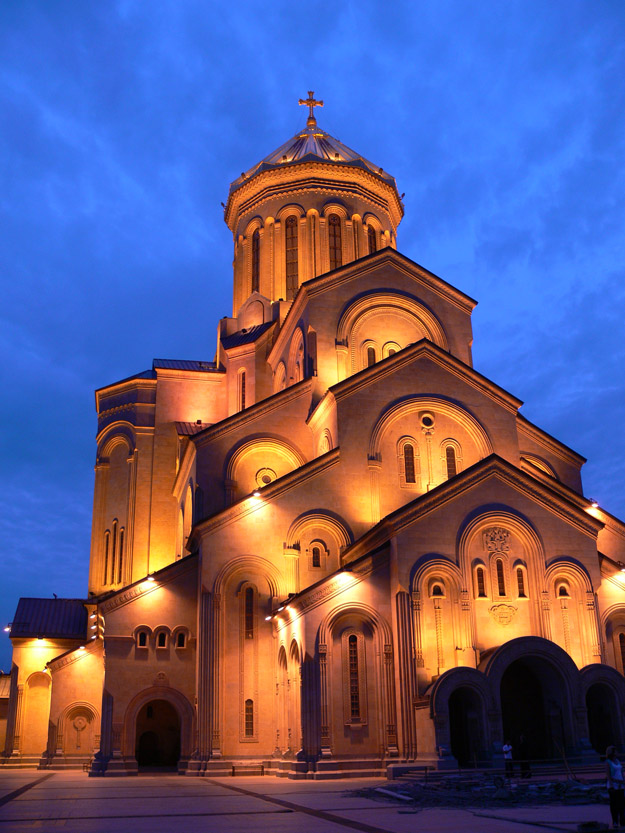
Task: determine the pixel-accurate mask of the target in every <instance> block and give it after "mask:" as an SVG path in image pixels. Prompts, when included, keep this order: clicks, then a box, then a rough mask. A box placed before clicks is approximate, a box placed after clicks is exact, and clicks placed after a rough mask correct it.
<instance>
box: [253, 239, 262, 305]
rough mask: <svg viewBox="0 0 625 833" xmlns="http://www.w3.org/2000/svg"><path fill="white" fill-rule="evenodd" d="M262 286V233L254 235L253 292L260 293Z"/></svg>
mask: <svg viewBox="0 0 625 833" xmlns="http://www.w3.org/2000/svg"><path fill="white" fill-rule="evenodd" d="M259 285H260V231H259V230H258V229H256V230H255V231H254V234H253V235H252V292H258V287H259Z"/></svg>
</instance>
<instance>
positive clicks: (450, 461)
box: [445, 445, 458, 480]
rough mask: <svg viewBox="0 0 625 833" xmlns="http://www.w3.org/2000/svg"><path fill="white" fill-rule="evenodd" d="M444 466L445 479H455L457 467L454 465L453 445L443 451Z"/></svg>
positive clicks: (454, 453) (454, 451) (454, 452)
mask: <svg viewBox="0 0 625 833" xmlns="http://www.w3.org/2000/svg"><path fill="white" fill-rule="evenodd" d="M445 464H446V466H447V479H448V480H449V479H450V478H451V477H455V476H456V474H457V473H458V466H457V465H456V449H455V448H454V447H453V445H448V446H447V448H446V449H445Z"/></svg>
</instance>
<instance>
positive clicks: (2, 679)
mask: <svg viewBox="0 0 625 833" xmlns="http://www.w3.org/2000/svg"><path fill="white" fill-rule="evenodd" d="M10 692H11V675H10V674H3V673H2V672H1V671H0V698H1V699H4V698H5V697H8V696H9V694H10Z"/></svg>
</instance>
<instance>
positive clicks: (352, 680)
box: [348, 634, 360, 720]
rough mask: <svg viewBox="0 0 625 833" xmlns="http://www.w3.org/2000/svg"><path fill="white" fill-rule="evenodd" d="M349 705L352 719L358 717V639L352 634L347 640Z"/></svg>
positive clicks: (357, 718)
mask: <svg viewBox="0 0 625 833" xmlns="http://www.w3.org/2000/svg"><path fill="white" fill-rule="evenodd" d="M348 655H349V707H350V715H351V719H352V720H359V719H360V687H359V684H358V639H357V638H356V637H355V636H354V635H353V634H352V635H351V636H350V637H349V641H348Z"/></svg>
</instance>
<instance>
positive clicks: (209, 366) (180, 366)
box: [152, 359, 219, 373]
mask: <svg viewBox="0 0 625 833" xmlns="http://www.w3.org/2000/svg"><path fill="white" fill-rule="evenodd" d="M152 367H153V369H154V370H157V369H158V368H161V369H162V370H195V371H199V372H203V373H214V372H215V371H216V370H218V369H219V368H218V367H217V365H216V364H215V362H205V361H195V360H185V359H154V361H153V362H152Z"/></svg>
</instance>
